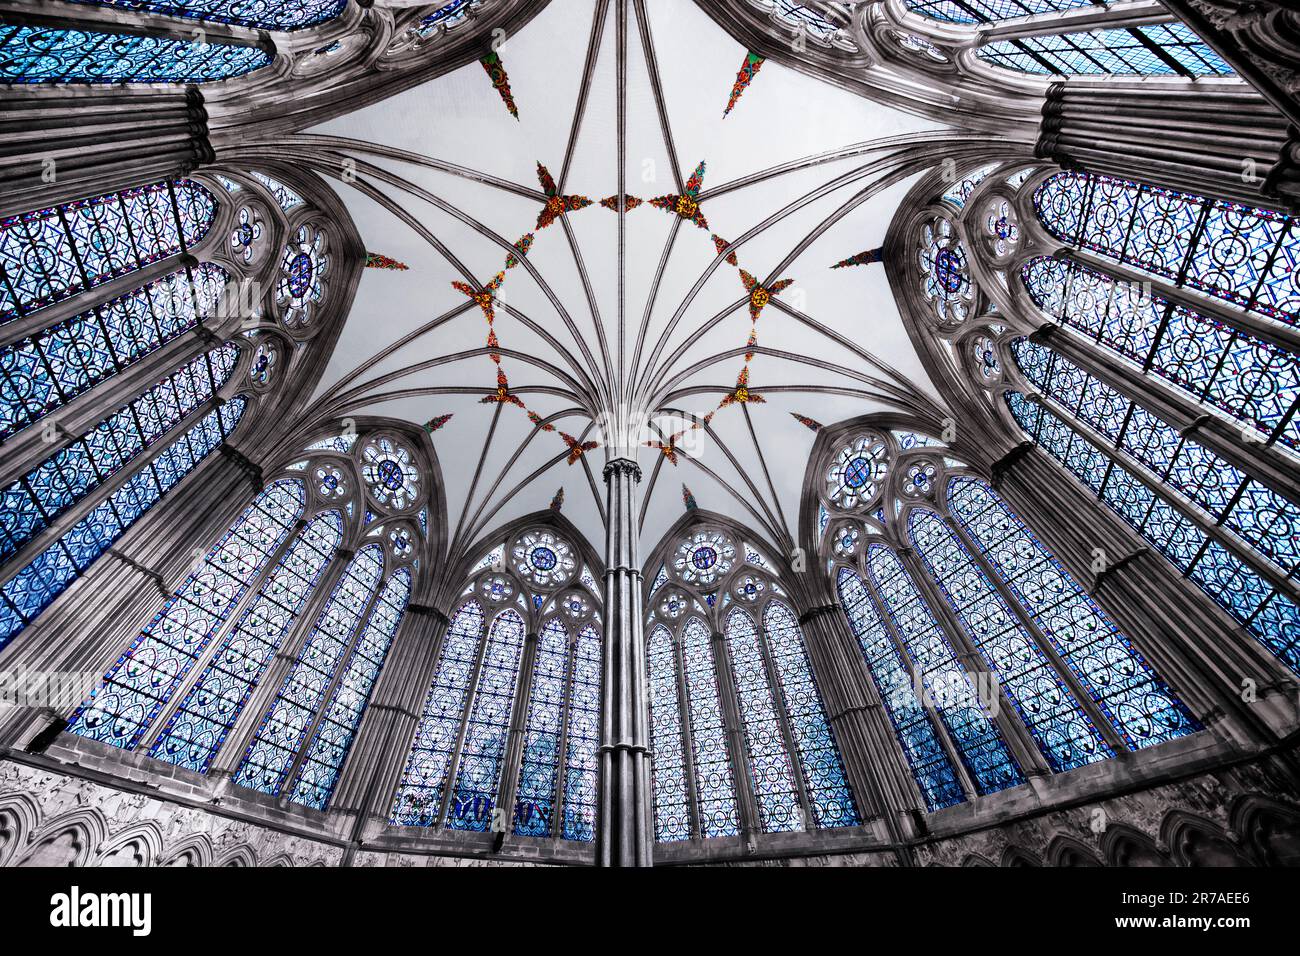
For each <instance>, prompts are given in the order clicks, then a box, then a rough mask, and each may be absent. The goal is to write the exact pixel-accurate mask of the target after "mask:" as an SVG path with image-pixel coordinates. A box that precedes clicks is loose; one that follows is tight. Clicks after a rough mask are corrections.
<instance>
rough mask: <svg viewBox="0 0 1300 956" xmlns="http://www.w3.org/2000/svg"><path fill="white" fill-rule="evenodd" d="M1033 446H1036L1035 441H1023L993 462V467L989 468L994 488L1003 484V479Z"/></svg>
mask: <svg viewBox="0 0 1300 956" xmlns="http://www.w3.org/2000/svg"><path fill="white" fill-rule="evenodd" d="M1033 447H1034V443H1033V442H1031V441H1022V442H1021V443H1020V444H1019V445H1017V446H1016V447H1015V448H1013V449H1011V450H1010V451H1009V452H1007V453H1006V454H1005V455H1003V456H1002V457H1001V458H999V459H998V460H997V461H995V462H994V463H993V467H992V468H990V469H989V472H990V474H991V475H992V478H993V487H994V488H997V487H998V486H999V485H1001V484H1002V482H1003V480H1004V479H1005V478H1006V476H1007V473H1008V472H1010V471H1011V469H1012V468H1014V467H1015V466H1016V463H1017V462H1018V461H1020V459H1022V458H1024V457H1025V455H1027V454H1029V450H1030V449H1031V448H1033Z"/></svg>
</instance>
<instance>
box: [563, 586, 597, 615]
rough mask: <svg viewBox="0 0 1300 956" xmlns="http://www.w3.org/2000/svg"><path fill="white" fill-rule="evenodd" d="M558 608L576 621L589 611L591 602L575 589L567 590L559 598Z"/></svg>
mask: <svg viewBox="0 0 1300 956" xmlns="http://www.w3.org/2000/svg"><path fill="white" fill-rule="evenodd" d="M560 610H562V611H563V612H564V613H565V614H567V615H568V616H569V618H570V619H571V620H574V621H578V620H581V619H582V618H584V617H586V616H587V615H588V614H589V613H590V612H591V602H589V601H588V600H587V599H586V598H585V597H583V596H582V595H581V594H579V593H578V592H577V591H569V592H568V593H567V594H565V595H564V597H562V598H560Z"/></svg>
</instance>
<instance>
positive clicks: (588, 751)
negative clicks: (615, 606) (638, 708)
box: [561, 624, 603, 842]
mask: <svg viewBox="0 0 1300 956" xmlns="http://www.w3.org/2000/svg"><path fill="white" fill-rule="evenodd" d="M602 659H603V647H602V639H601V634H600V631H598V630H597V629H596V627H595V625H592V624H588V625H587V626H586V627H584V628H583V629H582V630H581V631H580V632H579V633H578V640H577V642H576V643H575V644H574V648H573V675H572V679H571V680H570V682H569V726H568V737H567V738H566V741H565V757H564V829H563V830H562V831H561V835H562V836H563V837H564V839H566V840H579V841H583V842H591V841H592V840H594V839H595V838H596V800H597V792H596V791H597V786H598V781H597V775H598V772H599V768H598V766H597V754H598V752H599V746H600V684H601V661H602Z"/></svg>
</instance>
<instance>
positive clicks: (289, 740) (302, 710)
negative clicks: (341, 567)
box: [234, 544, 384, 796]
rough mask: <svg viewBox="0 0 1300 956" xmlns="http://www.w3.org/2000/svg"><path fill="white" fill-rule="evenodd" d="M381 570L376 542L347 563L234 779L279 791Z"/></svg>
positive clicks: (381, 554) (381, 556) (274, 792)
mask: <svg viewBox="0 0 1300 956" xmlns="http://www.w3.org/2000/svg"><path fill="white" fill-rule="evenodd" d="M383 574H384V551H383V548H381V547H380V546H379V545H377V544H372V545H367V546H366V547H364V548H362V549H361V550H360V551H358V552H357V555H356V557H354V558H353V559H352V561H351V562H349V564H348V567H347V570H346V571H344V572H343V576H342V577H341V578H339V581H338V583H337V584H335V585H334V591H333V593H332V594H331V595H330V599H329V601H328V602H326V604H325V608H324V609H323V610H322V611H321V613H320V617H319V619H318V620H317V621H316V626H315V627H314V628H312V631H311V633H310V634H309V635H307V640H306V641H305V642H304V643H303V646H302V650H300V651H299V652H298V659H297V660H296V661H295V662H294V665H293V667H291V668H290V669H289V673H288V674H286V675H285V678H284V683H283V684H282V685H281V687H280V690H279V692H278V693H277V694H276V696H275V700H274V701H272V702H271V706H270V708H269V709H268V710H267V712H266V715H265V716H264V717H263V718H262V722H261V724H260V725H259V726H258V728H257V733H256V734H254V736H253V740H252V742H250V743H249V745H248V750H247V752H245V754H244V758H243V760H242V761H241V762H240V764H239V767H238V769H237V770H236V771H235V777H234V781H235V783H237V784H239V785H240V786H242V787H249V788H251V789H253V790H261V791H262V792H263V793H269V794H271V795H272V796H275V795H278V794H279V792H280V788H281V786H282V785H283V784H284V779H285V777H287V776H288V774H289V770H290V769H291V767H292V766H293V762H294V760H296V759H297V756H298V752H299V750H300V749H301V747H302V744H303V741H304V740H305V739H306V736H307V734H308V732H310V730H311V728H312V724H313V723H314V722H315V720H316V717H317V715H318V714H319V713H320V710H321V707H322V706H324V704H325V699H326V695H327V694H328V693H329V690H330V685H331V683H332V681H333V680H334V674H335V672H337V671H338V668H339V665H340V664H341V663H342V662H343V658H344V656H345V655H346V654H347V652H348V650H349V649H350V648H351V647H352V641H353V635H354V634H356V633H357V629H358V628H359V627H360V626H361V620H362V616H363V615H364V614H365V613H366V609H367V608H369V607H370V602H371V599H372V598H374V596H375V593H376V591H378V589H379V580H380V578H382V577H383Z"/></svg>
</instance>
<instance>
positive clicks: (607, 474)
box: [604, 458, 641, 484]
mask: <svg viewBox="0 0 1300 956" xmlns="http://www.w3.org/2000/svg"><path fill="white" fill-rule="evenodd" d="M614 475H631V476H632V480H633V481H635V482H636V483H637V484H640V483H641V466H640V465H638V464H637V463H636V462H635V461H633V460H632V459H631V458H611V459H610V460H609V461H607V462H605V471H604V478H605V482H606V483H608V482H609V480H610V478H612V477H613V476H614Z"/></svg>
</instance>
